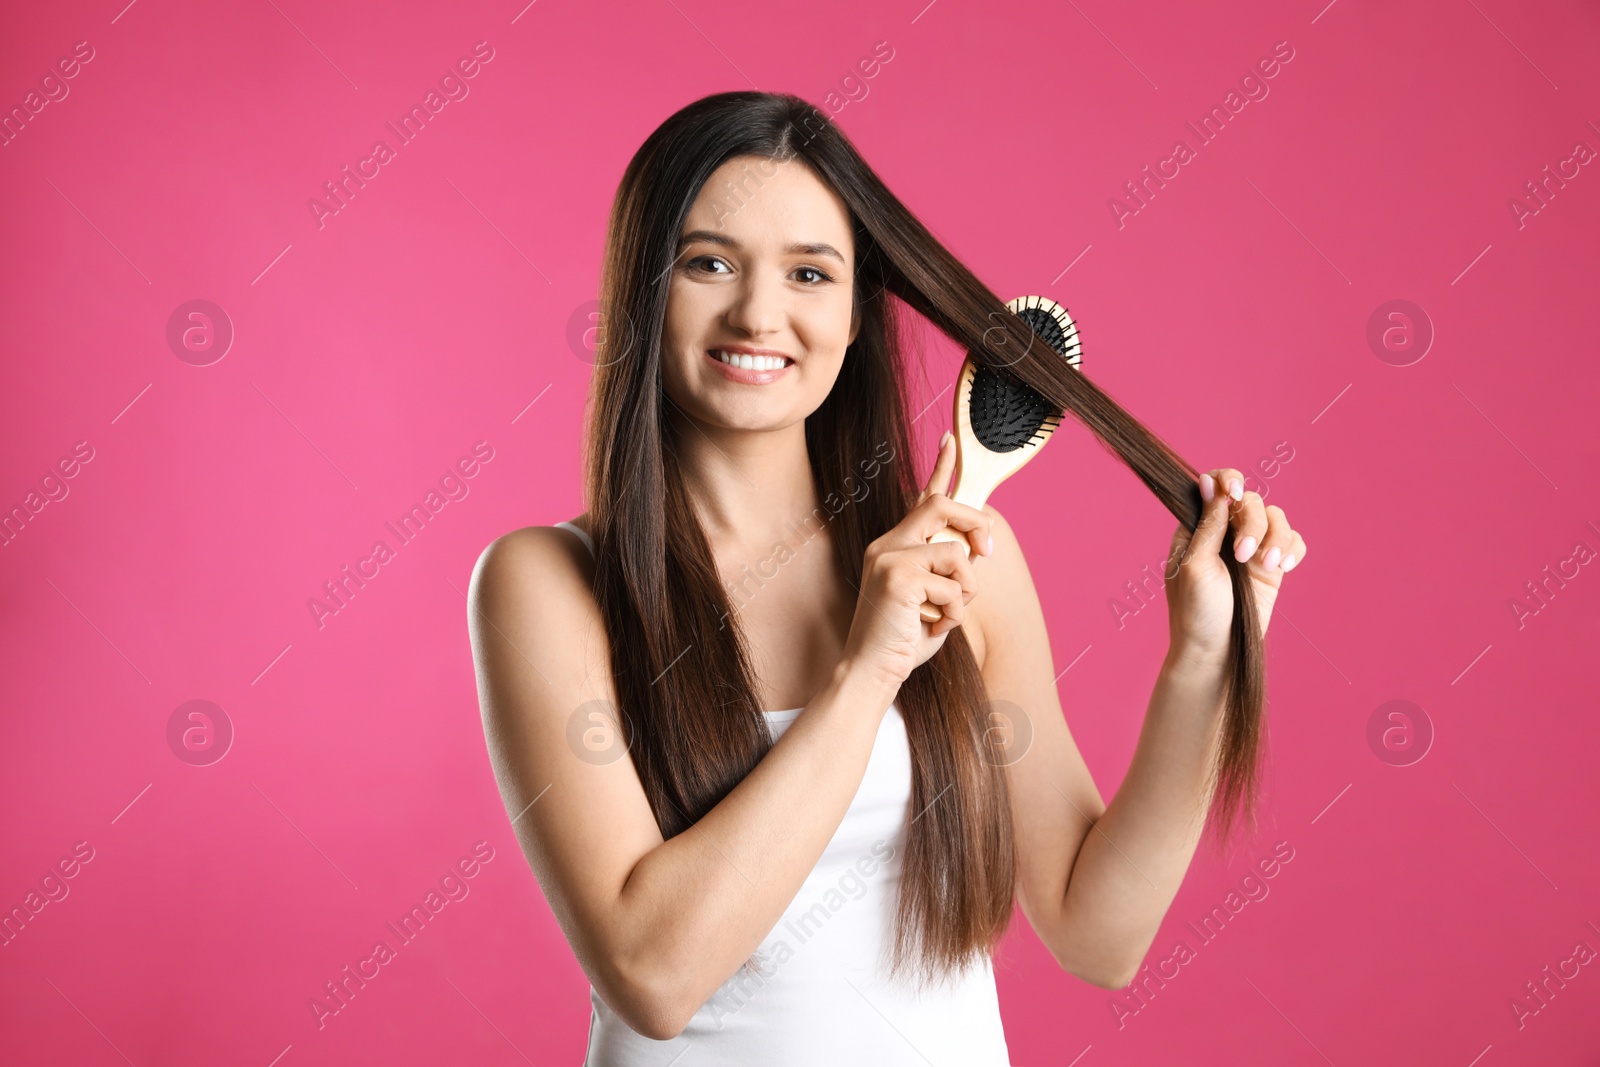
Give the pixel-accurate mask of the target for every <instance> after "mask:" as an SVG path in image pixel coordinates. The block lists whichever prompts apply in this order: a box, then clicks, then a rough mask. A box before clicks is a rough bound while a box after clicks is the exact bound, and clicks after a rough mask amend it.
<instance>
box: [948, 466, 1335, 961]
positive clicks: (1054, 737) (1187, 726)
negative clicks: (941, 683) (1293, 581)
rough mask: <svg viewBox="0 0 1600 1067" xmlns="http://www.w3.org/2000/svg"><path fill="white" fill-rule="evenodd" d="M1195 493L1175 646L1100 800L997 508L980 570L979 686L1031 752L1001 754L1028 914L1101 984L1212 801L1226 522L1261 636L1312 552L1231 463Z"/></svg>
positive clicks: (1175, 541) (1163, 890) (1173, 609)
mask: <svg viewBox="0 0 1600 1067" xmlns="http://www.w3.org/2000/svg"><path fill="white" fill-rule="evenodd" d="M1199 489H1200V497H1201V500H1202V502H1203V507H1202V510H1201V515H1200V521H1199V524H1198V525H1197V526H1196V528H1195V530H1194V531H1193V532H1192V534H1191V532H1190V531H1189V530H1188V529H1187V528H1186V527H1185V526H1184V525H1183V524H1182V523H1179V524H1178V528H1177V529H1176V530H1175V531H1174V532H1173V536H1172V544H1171V546H1170V549H1169V555H1168V560H1169V566H1168V568H1167V573H1166V575H1164V577H1165V579H1166V581H1165V594H1166V599H1167V617H1168V618H1167V621H1168V627H1169V631H1170V635H1171V643H1170V645H1169V649H1168V652H1167V656H1166V659H1165V660H1164V661H1163V663H1162V665H1161V670H1160V673H1159V674H1158V675H1157V676H1156V684H1155V689H1154V692H1152V694H1151V696H1150V705H1149V707H1148V708H1147V709H1146V711H1145V719H1144V726H1143V728H1142V729H1141V731H1140V733H1139V744H1138V746H1137V748H1136V749H1135V751H1134V756H1133V762H1132V764H1131V765H1130V766H1129V768H1128V774H1127V776H1126V777H1125V778H1124V779H1123V782H1122V788H1121V789H1119V790H1117V795H1116V796H1115V797H1114V798H1113V799H1112V801H1111V804H1110V805H1109V806H1107V805H1105V804H1104V803H1102V802H1101V799H1100V793H1099V790H1097V789H1096V788H1095V786H1094V782H1093V780H1092V779H1091V778H1090V777H1089V771H1088V768H1087V767H1086V766H1085V765H1084V762H1083V757H1082V756H1081V755H1079V753H1078V749H1077V746H1076V745H1074V744H1073V742H1072V737H1071V735H1070V734H1069V733H1068V731H1067V727H1066V723H1065V722H1064V721H1063V720H1062V718H1061V704H1060V701H1059V699H1058V698H1057V696H1056V687H1055V675H1054V674H1053V673H1052V672H1053V671H1054V667H1053V666H1052V664H1051V661H1050V642H1049V638H1048V637H1047V636H1046V634H1045V626H1044V613H1043V611H1042V610H1041V609H1040V606H1039V597H1038V594H1037V592H1036V590H1035V589H1034V586H1033V579H1032V578H1031V577H1030V576H1029V574H1028V566H1027V563H1026V561H1025V560H1024V559H1023V558H1022V548H1021V546H1020V545H1018V544H1017V539H1016V536H1015V535H1014V534H1013V533H1012V532H1011V530H1010V528H1009V527H1008V526H1006V524H1005V522H1004V521H1003V520H1001V519H1000V518H999V516H998V514H991V518H993V519H994V520H995V522H994V526H995V541H996V545H997V548H996V551H995V553H994V555H993V557H992V558H991V559H988V560H985V561H984V563H983V564H982V566H981V567H980V568H979V571H978V573H979V576H980V580H981V582H982V585H983V588H984V590H985V595H984V598H983V600H982V601H981V603H982V607H981V608H980V609H979V611H978V612H976V613H975V614H976V615H977V616H978V629H979V632H980V633H981V635H982V644H983V646H984V654H985V658H984V659H983V661H982V667H983V676H984V681H985V683H986V684H987V685H988V687H989V690H990V693H991V694H992V696H993V697H994V698H997V699H1002V700H1008V701H1011V702H1014V703H1015V704H1017V705H1020V707H1021V709H1022V713H1021V714H1022V715H1023V716H1024V717H1025V719H1026V724H1027V725H1028V726H1031V728H1032V731H1033V734H1034V740H1033V746H1032V749H1031V750H1030V751H1028V752H1027V753H1026V754H1021V753H1018V754H1017V755H1016V756H1015V757H1014V759H1013V760H1012V761H1011V762H1008V763H1007V767H1008V770H1009V772H1010V779H1009V784H1010V785H1011V790H1012V793H1011V795H1012V810H1013V813H1014V816H1013V817H1014V820H1015V823H1016V827H1017V842H1018V853H1019V860H1018V863H1019V886H1018V892H1019V896H1020V898H1021V903H1022V907H1023V912H1024V914H1026V915H1027V916H1028V920H1029V922H1031V923H1032V924H1033V927H1034V929H1035V930H1036V931H1037V932H1038V933H1039V936H1040V938H1041V939H1042V940H1043V941H1044V942H1045V944H1046V945H1048V946H1049V947H1050V950H1051V952H1052V953H1053V954H1054V955H1055V958H1056V960H1057V961H1058V962H1059V963H1060V964H1061V965H1062V966H1063V967H1064V968H1066V969H1067V970H1069V971H1071V972H1072V973H1073V974H1076V975H1078V976H1080V977H1082V978H1084V979H1085V980H1087V981H1090V982H1093V983H1094V984H1096V985H1100V986H1104V987H1105V988H1108V989H1120V988H1121V987H1123V986H1125V985H1127V984H1128V983H1129V982H1131V981H1132V980H1133V977H1134V975H1135V974H1137V973H1138V969H1139V964H1140V962H1141V961H1142V960H1143V958H1144V954H1145V952H1146V951H1148V950H1149V948H1150V943H1151V941H1153V940H1154V939H1155V935H1156V932H1157V930H1158V929H1159V927H1160V925H1161V920H1162V918H1163V917H1164V916H1165V915H1166V913H1167V909H1168V908H1169V907H1171V905H1172V900H1173V898H1174V897H1175V896H1177V893H1178V887H1179V885H1181V884H1182V882H1183V876H1184V873H1185V872H1186V871H1187V870H1188V869H1189V861H1190V860H1191V859H1193V857H1194V851H1195V847H1196V846H1197V845H1198V844H1199V841H1200V835H1201V834H1202V832H1203V831H1204V828H1205V817H1206V813H1207V811H1208V810H1209V809H1210V805H1211V784H1210V771H1211V768H1212V766H1213V765H1214V763H1215V761H1216V758H1217V747H1218V745H1219V744H1220V742H1221V727H1222V721H1223V712H1224V703H1223V701H1224V679H1225V677H1226V673H1225V666H1224V665H1225V663H1226V661H1227V655H1228V644H1229V640H1230V637H1229V632H1230V626H1231V623H1232V619H1233V591H1232V586H1231V579H1230V578H1229V575H1228V571H1227V568H1226V567H1225V566H1224V564H1223V562H1222V556H1221V552H1222V549H1223V542H1224V535H1225V533H1226V531H1227V530H1228V529H1229V528H1231V529H1232V530H1233V533H1234V542H1233V546H1232V547H1233V549H1234V551H1235V553H1236V556H1237V553H1239V552H1243V553H1245V561H1246V564H1247V566H1246V573H1247V574H1248V575H1249V578H1250V581H1249V583H1248V585H1249V588H1250V590H1251V595H1253V596H1254V597H1255V598H1256V614H1257V618H1258V620H1259V624H1260V626H1261V627H1262V629H1263V631H1264V630H1265V628H1266V625H1267V621H1268V620H1269V619H1270V618H1271V616H1272V608H1273V604H1274V603H1275V602H1276V600H1277V594H1278V589H1279V587H1280V586H1281V584H1282V582H1283V575H1284V573H1285V571H1286V570H1289V569H1292V568H1293V567H1295V566H1296V565H1297V563H1298V562H1299V561H1302V560H1304V559H1305V555H1306V544H1305V540H1304V539H1303V538H1302V537H1301V536H1300V534H1299V533H1298V532H1297V531H1296V530H1294V529H1292V528H1291V527H1290V526H1289V523H1288V518H1287V516H1285V515H1284V513H1283V509H1281V508H1279V507H1276V506H1263V504H1262V502H1261V497H1260V496H1259V495H1258V494H1256V493H1252V492H1246V491H1245V490H1244V476H1243V474H1241V473H1240V472H1239V471H1238V470H1236V469H1234V468H1231V467H1225V468H1219V469H1218V470H1214V471H1210V472H1208V473H1206V474H1203V475H1201V476H1200V484H1199ZM985 510H988V509H985ZM999 605H1003V606H1004V607H1003V608H1002V607H998V606H999Z"/></svg>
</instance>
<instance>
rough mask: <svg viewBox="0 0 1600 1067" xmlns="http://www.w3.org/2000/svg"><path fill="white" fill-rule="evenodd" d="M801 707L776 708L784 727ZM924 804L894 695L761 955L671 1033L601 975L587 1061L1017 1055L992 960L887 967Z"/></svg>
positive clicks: (962, 1064) (887, 1060) (675, 1066)
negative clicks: (662, 1032) (624, 1012)
mask: <svg viewBox="0 0 1600 1067" xmlns="http://www.w3.org/2000/svg"><path fill="white" fill-rule="evenodd" d="M556 525H557V526H560V527H562V528H563V529H567V530H571V531H572V532H573V533H575V534H577V535H579V537H581V538H582V539H583V541H584V543H585V544H586V545H588V546H589V548H590V551H591V552H592V551H593V543H592V541H591V540H590V539H589V537H588V536H587V535H586V534H584V532H583V531H582V530H580V529H578V528H577V527H575V526H573V525H572V524H571V523H556ZM803 710H804V709H803V708H792V709H789V710H786V711H768V712H764V713H763V714H765V716H766V719H767V725H768V728H769V729H770V730H771V731H772V739H773V740H774V741H777V740H778V738H780V737H782V736H783V734H784V732H785V731H787V730H788V728H789V724H790V723H792V722H794V721H795V719H797V718H799V716H800V713H801V712H802V711H803ZM914 815H915V813H914V812H912V811H911V750H910V746H909V744H908V742H907V740H906V729H905V721H904V720H903V719H902V718H901V717H900V710H899V709H898V708H897V707H895V705H893V704H890V705H889V708H888V710H887V712H886V713H885V714H884V717H883V722H882V723H881V724H880V725H879V727H878V736H877V738H876V740H875V741H874V742H873V746H872V755H871V757H870V758H869V759H868V762H867V769H866V773H865V774H864V775H863V776H862V780H861V786H860V788H859V789H857V790H856V795H855V798H854V799H853V800H851V802H850V808H849V810H848V811H846V812H845V816H844V821H843V822H841V823H840V824H839V829H838V830H836V831H835V832H834V835H833V838H832V840H830V841H829V842H828V846H827V848H826V849H824V850H823V853H822V856H821V858H820V859H818V860H817V865H816V866H815V867H813V868H812V870H811V873H810V874H809V875H807V876H806V880H805V882H804V883H803V884H802V885H801V887H800V891H799V892H798V893H797V894H796V895H795V897H794V900H792V901H791V902H790V904H789V906H788V908H786V909H785V910H784V913H783V917H782V918H781V919H779V920H778V924H777V925H776V926H775V927H773V928H772V930H771V931H770V932H769V933H768V934H767V936H766V938H765V939H763V940H762V942H761V946H760V948H759V949H758V950H757V951H756V953H755V955H754V956H752V957H751V959H750V960H749V961H748V962H746V963H745V964H744V965H743V966H742V967H741V968H740V969H739V970H738V971H736V972H735V973H734V974H733V976H732V977H731V978H729V979H728V980H727V981H726V982H725V983H723V985H722V987H721V988H720V989H718V990H717V992H716V993H714V994H713V995H712V996H711V998H710V999H709V1000H708V1001H706V1003H705V1004H704V1005H702V1006H701V1008H700V1010H699V1011H697V1012H696V1013H695V1015H694V1017H693V1019H691V1020H690V1022H689V1025H688V1026H687V1027H686V1028H685V1029H684V1031H683V1033H681V1034H679V1035H678V1036H677V1037H675V1038H673V1039H672V1040H670V1041H654V1040H652V1039H650V1038H647V1037H644V1036H642V1035H641V1034H639V1033H637V1032H635V1031H634V1030H632V1029H631V1028H630V1027H629V1026H628V1025H627V1024H626V1023H624V1022H623V1021H622V1020H621V1019H620V1018H618V1017H617V1015H616V1013H615V1012H613V1011H612V1010H611V1008H610V1006H609V1005H607V1004H606V1002H605V1001H604V1000H602V999H601V998H600V996H599V994H598V993H596V992H595V990H594V987H593V986H590V988H589V1002H590V1006H591V1009H592V1010H591V1013H590V1017H589V1044H588V1050H587V1054H586V1055H585V1058H584V1061H583V1063H584V1067H669V1065H671V1067H709V1065H713V1064H715V1065H722V1064H728V1065H734V1064H738V1065H741V1067H743V1065H747V1064H755V1063H760V1064H763V1065H770V1067H801V1065H808V1067H809V1065H812V1064H846V1063H870V1064H872V1065H873V1067H898V1065H902V1064H903V1065H906V1067H927V1065H928V1064H930V1063H932V1064H935V1065H939V1067H943V1065H945V1064H950V1065H951V1067H1008V1065H1009V1064H1010V1062H1011V1059H1010V1054H1009V1052H1008V1050H1007V1048H1006V1039H1005V1030H1004V1028H1003V1027H1002V1025H1001V1022H1000V1003H999V997H998V995H997V993H996V990H995V981H994V970H993V966H992V964H991V963H990V961H989V960H988V959H984V960H983V961H982V963H981V964H975V965H973V966H971V967H969V968H968V969H967V970H966V971H964V972H961V973H959V974H954V975H950V976H947V977H946V979H945V981H944V982H943V983H941V984H936V985H933V986H930V987H928V988H926V989H924V990H922V991H920V992H919V991H918V990H916V989H915V988H913V986H912V985H911V980H910V978H909V977H908V978H902V979H896V980H893V981H891V979H890V978H889V973H888V953H889V950H890V945H891V944H892V941H893V931H894V921H895V914H894V913H895V905H896V900H897V896H898V893H899V888H900V870H901V860H902V857H904V855H905V847H906V831H907V827H908V825H909V823H910V821H911V819H912V818H913V817H914Z"/></svg>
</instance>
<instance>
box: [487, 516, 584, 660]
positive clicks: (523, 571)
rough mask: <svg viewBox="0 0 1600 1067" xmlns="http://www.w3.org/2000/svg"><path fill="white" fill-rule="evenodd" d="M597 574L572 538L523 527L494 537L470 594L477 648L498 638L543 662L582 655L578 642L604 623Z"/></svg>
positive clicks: (555, 529) (545, 529)
mask: <svg viewBox="0 0 1600 1067" xmlns="http://www.w3.org/2000/svg"><path fill="white" fill-rule="evenodd" d="M581 518H582V517H581V516H580V520H581ZM577 525H579V526H580V527H581V526H582V525H584V524H583V523H582V522H581V521H580V522H578V523H577ZM593 573H594V566H593V561H592V560H591V558H590V556H589V551H588V549H586V548H585V547H584V545H583V543H582V542H581V541H579V540H578V538H576V537H574V536H573V535H572V533H571V531H568V530H564V529H560V528H558V527H555V526H524V527H522V528H521V529H518V530H512V531H511V532H509V533H506V534H502V535H501V536H499V537H497V538H495V539H494V540H493V541H491V542H490V543H489V544H488V546H487V547H485V548H484V550H483V552H482V553H480V554H479V556H478V562H477V564H476V565H475V566H474V567H473V570H472V581H471V583H470V585H469V587H468V590H467V605H468V623H469V626H470V628H471V631H472V634H473V639H474V643H475V644H476V645H479V646H480V647H481V646H482V645H484V644H487V643H489V642H487V641H485V640H482V639H484V638H488V637H490V636H498V637H501V638H504V639H505V640H506V641H508V642H510V644H511V645H512V646H513V647H514V648H519V649H522V648H523V647H524V645H526V646H527V648H528V650H532V649H534V648H536V649H537V650H538V651H539V652H540V653H542V654H541V655H540V656H539V657H538V658H537V659H538V660H545V659H550V658H555V659H558V660H559V659H560V658H561V656H562V655H563V654H565V653H569V652H572V651H575V646H574V642H575V641H576V640H577V639H579V638H587V637H589V636H591V635H592V633H593V631H594V629H595V627H596V626H597V625H598V624H599V622H600V611H599V607H598V605H597V604H596V602H595V599H594V591H593V587H592V585H591V581H592V576H593ZM484 631H488V632H487V633H485V632H484ZM550 653H555V655H554V656H553V657H552V656H551V655H550ZM524 654H526V651H525V653H524ZM536 665H540V666H542V664H539V663H538V662H537V661H536Z"/></svg>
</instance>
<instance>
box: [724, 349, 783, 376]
mask: <svg viewBox="0 0 1600 1067" xmlns="http://www.w3.org/2000/svg"><path fill="white" fill-rule="evenodd" d="M706 355H708V356H710V357H711V358H712V359H714V360H717V361H718V362H721V363H726V364H727V365H728V366H730V367H738V368H739V369H740V370H754V371H773V370H782V369H783V368H785V367H787V366H789V365H790V364H791V363H793V362H794V360H792V359H790V358H789V357H787V356H751V355H746V354H744V353H742V352H724V351H722V349H720V348H712V349H707V351H706Z"/></svg>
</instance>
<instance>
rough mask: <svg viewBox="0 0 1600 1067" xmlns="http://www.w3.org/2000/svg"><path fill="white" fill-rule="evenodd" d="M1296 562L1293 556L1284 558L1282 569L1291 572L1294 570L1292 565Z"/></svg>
mask: <svg viewBox="0 0 1600 1067" xmlns="http://www.w3.org/2000/svg"><path fill="white" fill-rule="evenodd" d="M1298 562H1299V560H1297V559H1295V558H1294V557H1293V556H1284V557H1283V569H1284V570H1286V571H1292V570H1294V565H1295V564H1296V563H1298Z"/></svg>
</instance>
